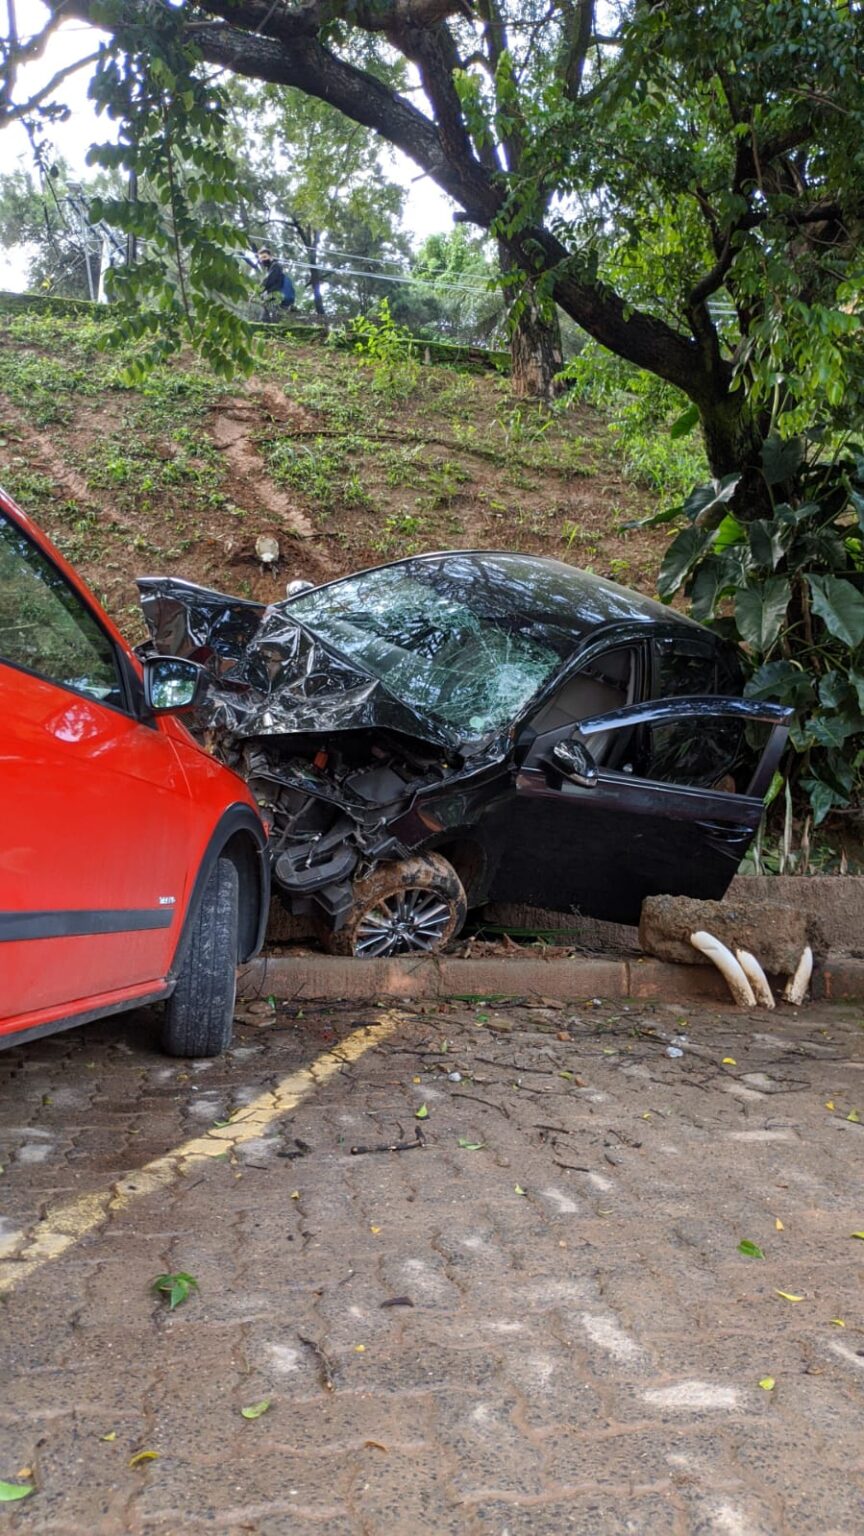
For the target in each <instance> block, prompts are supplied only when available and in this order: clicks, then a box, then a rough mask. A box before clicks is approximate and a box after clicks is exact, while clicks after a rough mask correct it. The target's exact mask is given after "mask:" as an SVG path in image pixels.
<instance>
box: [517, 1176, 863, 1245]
mask: <svg viewBox="0 0 864 1536" xmlns="http://www.w3.org/2000/svg"><path fill="white" fill-rule="evenodd" d="M513 1193H514V1194H516V1195H524V1193H525V1191H524V1189H523V1188H522V1185H521V1184H514V1185H513ZM855 1235H856V1236H857V1233H856V1234H855Z"/></svg>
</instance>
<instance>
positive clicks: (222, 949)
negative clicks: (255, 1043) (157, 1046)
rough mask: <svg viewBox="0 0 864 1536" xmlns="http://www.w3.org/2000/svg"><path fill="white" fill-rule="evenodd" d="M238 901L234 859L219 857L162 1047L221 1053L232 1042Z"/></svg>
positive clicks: (174, 1052) (175, 1052) (180, 1052)
mask: <svg viewBox="0 0 864 1536" xmlns="http://www.w3.org/2000/svg"><path fill="white" fill-rule="evenodd" d="M239 905H240V882H239V879H238V876H237V870H236V868H235V866H234V865H233V864H232V863H231V860H230V859H217V861H216V864H215V865H214V867H213V871H212V873H211V875H210V878H209V879H208V881H207V884H206V886H205V887H204V893H203V895H202V897H201V904H200V906H199V908H198V911H197V912H196V914H195V918H194V922H193V926H192V932H191V934H190V936H189V945H188V948H187V950H186V954H185V957H184V960H183V965H182V967H181V970H180V975H179V976H178V978H177V985H176V987H175V988H174V991H173V992H172V994H171V996H170V997H169V999H168V1001H167V1003H166V1004H165V1016H164V1020H163V1024H162V1049H163V1050H164V1051H165V1052H166V1054H167V1055H169V1056H218V1055H219V1054H220V1052H221V1051H224V1050H226V1049H227V1047H228V1046H229V1045H230V1044H231V1034H232V1030H233V1025H234V998H235V994H236V990H237V953H238V931H239Z"/></svg>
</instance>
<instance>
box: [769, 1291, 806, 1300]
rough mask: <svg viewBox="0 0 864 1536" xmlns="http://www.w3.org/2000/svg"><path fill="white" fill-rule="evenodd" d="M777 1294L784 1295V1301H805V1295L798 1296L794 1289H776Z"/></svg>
mask: <svg viewBox="0 0 864 1536" xmlns="http://www.w3.org/2000/svg"><path fill="white" fill-rule="evenodd" d="M774 1294H775V1296H782V1297H783V1300H784V1301H803V1300H804V1297H803V1296H796V1295H795V1294H794V1292H793V1291H775V1293H774Z"/></svg>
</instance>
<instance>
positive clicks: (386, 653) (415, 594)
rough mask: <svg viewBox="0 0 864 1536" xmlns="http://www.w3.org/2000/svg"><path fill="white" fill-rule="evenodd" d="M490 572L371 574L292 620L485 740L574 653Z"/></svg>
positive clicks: (320, 592)
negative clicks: (295, 620)
mask: <svg viewBox="0 0 864 1536" xmlns="http://www.w3.org/2000/svg"><path fill="white" fill-rule="evenodd" d="M484 567H485V568H484ZM484 567H480V566H479V564H478V563H477V562H472V563H471V567H470V568H469V564H468V562H466V561H461V560H459V558H458V556H457V557H450V558H449V559H447V560H444V561H442V562H440V563H436V562H426V561H417V562H416V563H414V564H410V563H409V564H402V565H399V566H393V567H386V568H385V569H383V570H376V571H367V572H364V573H363V574H361V575H360V576H354V577H349V578H348V579H346V580H345V581H339V582H335V583H334V584H333V585H332V586H329V587H323V588H319V589H317V590H316V591H314V592H309V593H307V594H305V595H304V596H302V597H300V598H297V599H295V601H293V602H292V603H291V604H290V605H289V607H288V612H290V615H291V617H292V618H295V619H298V620H299V621H300V623H301V624H304V625H308V627H309V628H310V629H312V630H313V631H314V633H315V634H316V635H317V636H318V637H319V639H321V640H323V641H325V642H329V643H330V644H331V645H333V646H335V647H336V649H337V650H339V651H341V652H342V654H343V655H345V656H348V657H350V658H351V659H352V660H354V661H355V662H358V663H360V664H361V665H362V666H363V667H364V668H366V670H367V671H369V672H371V673H372V675H373V676H374V677H377V678H378V679H379V680H380V681H381V682H382V683H383V684H384V685H385V687H386V688H387V689H388V690H389V691H390V692H391V693H392V694H395V695H396V697H397V698H399V699H400V700H401V701H402V702H403V703H404V704H406V705H408V706H409V708H412V709H415V710H417V711H420V712H426V713H427V714H429V715H432V716H434V717H435V718H436V719H438V720H440V721H443V722H444V723H445V724H446V725H449V726H451V727H453V728H454V729H456V730H457V731H458V732H459V733H460V734H461V735H465V736H472V735H474V736H478V735H482V734H483V733H485V732H486V731H490V730H496V729H500V728H501V727H502V726H504V725H507V724H509V722H510V721H511V720H512V719H513V717H514V716H515V715H517V714H518V713H519V711H520V710H521V709H522V708H523V707H524V706H525V705H526V704H527V703H528V701H529V700H530V699H531V698H533V696H534V694H535V693H536V692H537V691H538V689H539V688H541V687H542V686H543V684H544V683H545V682H546V681H547V680H548V679H549V678H550V677H551V676H552V675H553V673H554V672H556V671H557V669H558V667H559V666H560V664H561V659H562V657H563V656H564V655H566V654H568V652H569V651H570V650H572V647H573V636H572V634H567V633H565V632H564V631H563V630H559V629H557V627H556V626H555V625H553V624H550V623H549V621H548V619H546V621H545V622H541V621H540V619H539V618H538V621H537V622H536V623H535V622H534V621H533V620H532V618H531V617H529V616H526V614H525V611H524V603H516V602H514V600H513V598H514V595H513V591H512V586H511V584H510V583H509V582H507V581H505V580H502V579H501V577H502V576H503V573H502V572H498V573H496V572H495V570H494V562H493V561H490V562H489V564H488V566H486V565H485V562H484ZM496 574H497V575H498V577H499V579H498V580H497V581H496V579H495V577H496ZM469 604H470V605H469Z"/></svg>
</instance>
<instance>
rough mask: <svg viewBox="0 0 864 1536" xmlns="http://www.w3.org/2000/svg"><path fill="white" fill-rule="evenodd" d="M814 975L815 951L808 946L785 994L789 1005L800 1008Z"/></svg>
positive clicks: (789, 981)
mask: <svg viewBox="0 0 864 1536" xmlns="http://www.w3.org/2000/svg"><path fill="white" fill-rule="evenodd" d="M812 975H813V951H812V949H811V948H810V945H809V944H808V945H807V947H806V949H804V950H803V951H802V954H801V959H800V960H799V961H798V964H797V966H796V967H795V974H794V976H790V977H789V980H788V981H787V983H786V988H785V991H784V993H783V996H784V997H785V999H786V1001H787V1003H792V1004H794V1006H795V1007H796V1008H800V1006H801V1004H802V1003H803V1001H804V999H805V997H806V996H807V988H808V987H809V985H810V977H811V976H812Z"/></svg>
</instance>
